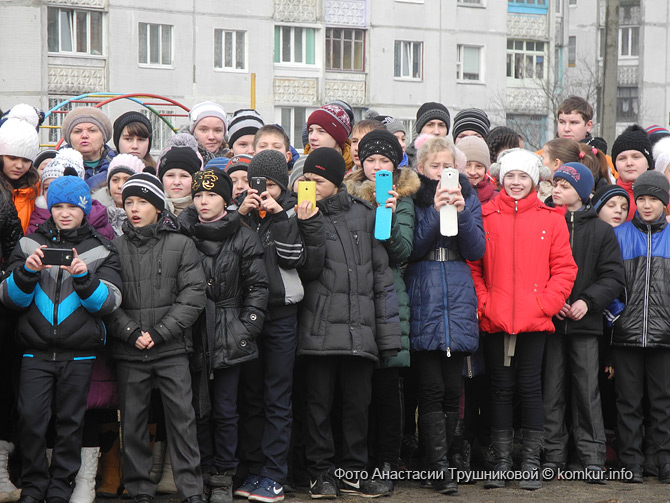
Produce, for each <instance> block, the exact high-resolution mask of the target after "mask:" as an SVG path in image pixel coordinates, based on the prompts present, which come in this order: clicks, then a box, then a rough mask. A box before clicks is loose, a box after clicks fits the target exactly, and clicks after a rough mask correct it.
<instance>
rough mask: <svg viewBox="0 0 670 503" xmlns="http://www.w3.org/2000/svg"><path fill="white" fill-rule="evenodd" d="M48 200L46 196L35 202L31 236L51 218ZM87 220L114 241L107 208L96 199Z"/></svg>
mask: <svg viewBox="0 0 670 503" xmlns="http://www.w3.org/2000/svg"><path fill="white" fill-rule="evenodd" d="M46 204H47V203H46V200H45V198H44V196H40V197H38V198H37V200H36V202H35V209H34V210H33V213H32V215H30V224H29V225H28V228H27V229H26V234H31V233H33V232H35V230H36V229H37V226H38V225H40V224H42V223H44V222H46V221H47V220H48V219H49V217H50V216H51V212H50V211H49V210H48V209H47V207H46ZM86 220H87V221H88V223H89V224H91V225H92V226H93V228H94V229H95V230H96V231H98V232H99V233H100V235H101V236H104V237H106V238H107V239H110V240H111V239H114V238H115V237H116V234H115V233H114V229H113V228H112V226H111V225H110V224H109V220H108V219H107V208H105V206H104V205H103V204H102V203H101V202H100V201H97V200H95V199H93V200H92V201H91V212H90V213H89V214H88V215H87V216H86Z"/></svg>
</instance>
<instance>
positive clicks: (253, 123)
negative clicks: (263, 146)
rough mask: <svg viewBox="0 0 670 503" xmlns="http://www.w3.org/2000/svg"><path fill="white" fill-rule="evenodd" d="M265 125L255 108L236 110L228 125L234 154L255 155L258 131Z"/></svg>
mask: <svg viewBox="0 0 670 503" xmlns="http://www.w3.org/2000/svg"><path fill="white" fill-rule="evenodd" d="M263 125H264V123H263V118H262V117H261V116H260V114H259V113H258V112H257V111H256V110H254V109H253V108H242V109H240V110H235V112H234V113H233V117H232V118H231V119H230V124H229V125H228V145H229V146H230V149H231V150H232V152H233V155H234V156H235V155H240V154H247V155H254V152H255V151H256V150H255V146H254V143H255V139H256V133H257V132H258V130H259V129H261V128H262V127H263Z"/></svg>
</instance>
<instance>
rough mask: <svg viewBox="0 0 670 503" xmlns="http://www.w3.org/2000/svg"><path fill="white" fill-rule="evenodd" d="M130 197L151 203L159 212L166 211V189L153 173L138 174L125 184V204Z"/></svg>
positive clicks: (122, 193)
mask: <svg viewBox="0 0 670 503" xmlns="http://www.w3.org/2000/svg"><path fill="white" fill-rule="evenodd" d="M130 196H137V197H141V198H142V199H145V200H147V201H149V202H150V203H151V204H152V205H153V206H154V207H155V208H156V209H157V210H158V211H161V212H162V211H163V210H165V201H166V199H167V198H166V196H165V189H164V188H163V184H162V183H161V181H160V180H159V179H158V178H157V177H156V176H154V175H152V174H151V173H137V174H136V175H133V176H131V177H130V178H128V180H127V181H126V183H124V184H123V190H122V191H121V198H122V199H123V202H124V203H125V201H126V199H127V198H129V197H130Z"/></svg>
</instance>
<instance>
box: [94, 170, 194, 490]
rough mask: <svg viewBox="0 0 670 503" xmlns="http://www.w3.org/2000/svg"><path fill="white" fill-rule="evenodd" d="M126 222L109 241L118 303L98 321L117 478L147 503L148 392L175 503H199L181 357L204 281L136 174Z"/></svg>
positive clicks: (171, 220)
mask: <svg viewBox="0 0 670 503" xmlns="http://www.w3.org/2000/svg"><path fill="white" fill-rule="evenodd" d="M122 197H123V206H124V208H125V210H126V213H127V214H128V221H127V222H126V223H125V224H124V226H123V231H124V233H123V235H122V236H119V237H118V238H116V239H115V240H114V244H115V245H116V247H117V249H118V250H119V255H120V258H121V278H122V280H123V285H124V297H123V302H122V303H121V307H120V308H119V309H118V310H117V311H116V312H115V313H114V314H113V315H112V316H110V317H108V319H107V320H106V324H107V327H108V329H109V333H110V335H111V337H112V344H111V354H112V357H113V358H114V359H115V360H116V375H117V383H118V388H119V401H120V408H121V428H122V434H123V438H122V443H123V446H124V453H125V455H124V456H123V479H124V485H125V488H126V489H127V490H128V492H129V494H130V496H131V497H132V498H134V500H135V502H137V503H150V502H151V501H153V498H154V494H155V492H156V483H155V482H153V481H152V479H151V478H150V472H151V468H152V454H151V447H150V444H149V431H148V419H149V408H150V396H151V389H152V387H153V386H156V387H157V388H158V389H159V390H160V393H161V396H162V399H163V406H164V409H165V422H166V426H167V437H168V441H167V448H168V453H169V455H170V459H171V460H172V468H173V471H174V477H175V483H176V485H177V489H178V491H179V499H180V501H184V500H185V501H186V502H187V503H202V477H201V474H200V468H199V466H200V454H199V452H198V447H197V445H198V444H197V436H196V427H195V413H194V410H193V404H192V391H191V374H190V372H189V362H188V354H189V353H191V352H192V351H193V343H192V338H191V326H192V325H193V323H195V321H196V320H197V319H198V316H199V315H200V311H202V308H203V307H204V305H205V302H206V295H205V287H206V283H205V275H204V274H203V271H202V266H201V265H200V262H201V260H200V255H199V254H198V251H197V249H196V247H195V245H194V244H193V241H192V240H191V239H189V238H187V237H186V236H184V235H182V234H180V233H179V225H178V223H177V219H176V217H175V216H174V215H173V214H171V213H169V212H168V211H166V209H165V205H166V196H165V193H164V192H163V186H162V184H161V182H160V180H158V178H156V177H155V176H153V175H151V174H149V173H138V174H135V175H133V176H131V177H130V178H129V179H128V181H127V182H126V183H125V184H124V186H123V192H122Z"/></svg>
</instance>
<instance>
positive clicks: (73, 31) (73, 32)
mask: <svg viewBox="0 0 670 503" xmlns="http://www.w3.org/2000/svg"><path fill="white" fill-rule="evenodd" d="M53 11H56V16H57V23H56V24H57V26H58V34H57V43H58V50H57V51H52V50H50V48H49V17H50V16H49V15H50V13H51V12H53ZM63 12H67V13H70V14H71V16H72V17H71V22H70V43H71V45H72V47H73V50H71V51H67V50H63V49H62V40H63V38H62V31H61V30H62V13H63ZM81 14H85V15H86V51H85V52H82V51H77V50H74V48H76V47H77V45H78V38H77V19H78V16H79V15H81ZM91 14H98V15H99V16H100V27H99V32H100V54H95V53H93V52H91V51H92V45H93V44H92V30H91V22H92V16H91ZM105 35H106V34H105V12H104V11H102V10H95V9H80V8H76V7H74V6H73V7H61V6H57V5H48V6H47V54H48V55H50V56H77V57H87V58H89V57H90V58H104V57H106V56H105V39H106V36H105Z"/></svg>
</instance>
